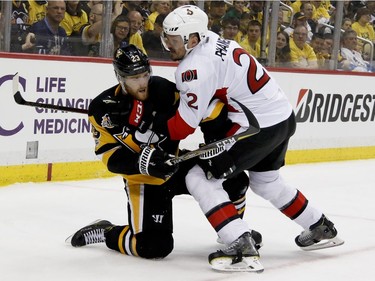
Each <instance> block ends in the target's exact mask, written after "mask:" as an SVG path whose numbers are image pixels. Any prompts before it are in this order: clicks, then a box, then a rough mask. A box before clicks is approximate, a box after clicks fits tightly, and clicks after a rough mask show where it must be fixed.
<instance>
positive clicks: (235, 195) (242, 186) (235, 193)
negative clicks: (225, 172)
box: [223, 172, 250, 202]
mask: <svg viewBox="0 0 375 281" xmlns="http://www.w3.org/2000/svg"><path fill="white" fill-rule="evenodd" d="M249 183H250V182H249V177H248V176H247V174H246V173H245V172H241V173H239V174H238V175H236V176H235V177H232V178H229V179H227V180H225V181H224V182H223V188H224V190H225V191H226V192H227V193H228V195H229V199H230V200H231V201H232V202H235V201H237V200H238V199H241V198H242V197H243V196H244V195H245V194H246V191H247V189H248V188H249Z"/></svg>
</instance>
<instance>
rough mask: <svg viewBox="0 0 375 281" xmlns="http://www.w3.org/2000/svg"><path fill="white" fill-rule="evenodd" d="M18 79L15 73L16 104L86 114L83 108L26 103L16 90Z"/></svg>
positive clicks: (86, 111) (14, 95)
mask: <svg viewBox="0 0 375 281" xmlns="http://www.w3.org/2000/svg"><path fill="white" fill-rule="evenodd" d="M18 79H19V77H18V73H16V74H15V75H14V76H13V97H14V100H15V101H16V103H18V104H20V105H27V106H32V107H39V108H48V109H55V110H61V111H67V112H74V113H82V114H88V110H86V109H83V108H75V107H67V106H61V105H54V104H46V103H38V102H32V101H27V100H25V99H24V98H23V97H22V95H21V93H20V91H19V90H18Z"/></svg>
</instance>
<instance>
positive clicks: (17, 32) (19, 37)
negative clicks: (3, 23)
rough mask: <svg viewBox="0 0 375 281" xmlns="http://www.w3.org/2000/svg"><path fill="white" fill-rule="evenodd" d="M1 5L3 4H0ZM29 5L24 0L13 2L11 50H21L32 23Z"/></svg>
mask: <svg viewBox="0 0 375 281" xmlns="http://www.w3.org/2000/svg"><path fill="white" fill-rule="evenodd" d="M0 6H1V5H0ZM28 22H29V15H28V10H27V6H26V4H25V3H24V2H23V1H13V2H12V15H11V39H10V51H11V52H21V51H22V48H21V46H22V44H23V43H24V42H25V38H26V35H27V33H28V28H29V27H30V25H29V24H28Z"/></svg>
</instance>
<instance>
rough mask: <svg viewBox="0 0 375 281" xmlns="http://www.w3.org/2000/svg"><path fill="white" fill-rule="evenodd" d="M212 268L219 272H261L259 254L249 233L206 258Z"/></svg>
mask: <svg viewBox="0 0 375 281" xmlns="http://www.w3.org/2000/svg"><path fill="white" fill-rule="evenodd" d="M208 261H209V263H210V264H211V266H212V268H213V269H215V270H219V271H251V272H258V273H260V272H263V270H264V267H263V265H262V264H261V263H260V261H259V253H258V250H257V249H256V248H255V242H254V239H253V238H252V236H251V234H250V232H245V233H244V234H242V235H241V236H240V237H239V238H237V239H236V240H235V241H234V242H232V244H230V245H229V246H228V247H227V248H225V249H223V250H218V251H216V252H215V253H212V254H210V255H209V256H208Z"/></svg>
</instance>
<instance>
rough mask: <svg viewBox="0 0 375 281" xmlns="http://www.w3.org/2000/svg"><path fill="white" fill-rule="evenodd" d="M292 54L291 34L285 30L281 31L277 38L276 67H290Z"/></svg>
mask: <svg viewBox="0 0 375 281" xmlns="http://www.w3.org/2000/svg"><path fill="white" fill-rule="evenodd" d="M290 61H291V54H290V47H289V35H288V33H286V32H285V31H279V32H278V33H277V38H276V54H275V66H276V67H290Z"/></svg>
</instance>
